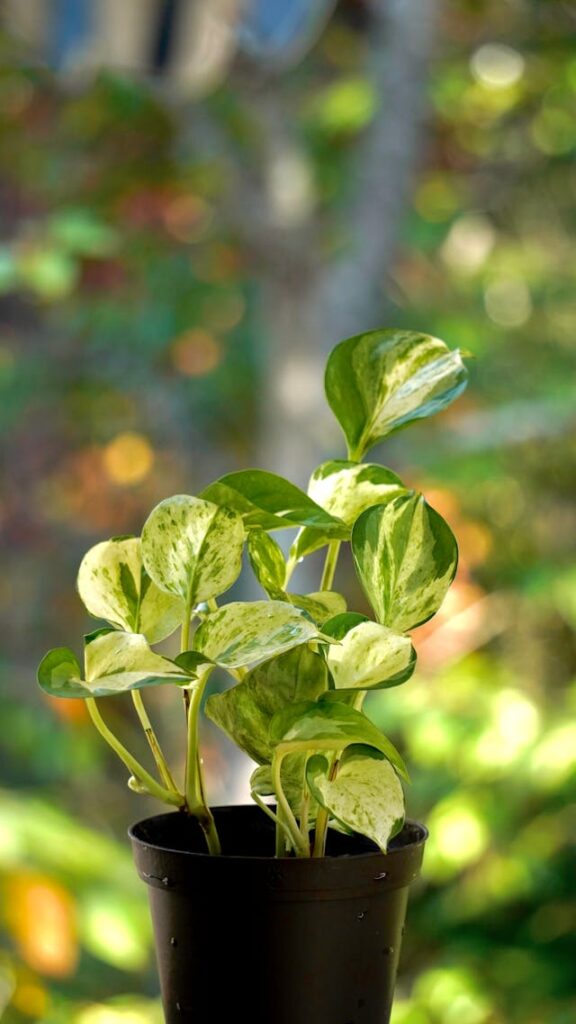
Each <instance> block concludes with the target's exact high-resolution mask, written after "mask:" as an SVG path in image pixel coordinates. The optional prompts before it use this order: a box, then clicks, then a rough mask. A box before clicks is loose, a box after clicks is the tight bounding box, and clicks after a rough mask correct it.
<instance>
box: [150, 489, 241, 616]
mask: <svg viewBox="0 0 576 1024" xmlns="http://www.w3.org/2000/svg"><path fill="white" fill-rule="evenodd" d="M243 546H244V525H243V523H242V519H241V518H240V516H238V515H236V513H235V512H231V511H230V510H229V509H224V508H219V507H218V505H214V504H212V503H211V502H208V501H202V500H201V499H200V498H192V497H189V495H187V494H177V495H175V496H174V497H172V498H166V499H165V500H164V501H161V502H160V504H159V505H157V506H156V508H155V509H153V510H152V512H151V513H150V515H149V516H148V519H147V520H146V523H145V524H144V529H143V531H142V557H143V559H144V565H145V566H146V570H147V572H148V573H149V575H150V576H151V577H152V579H153V580H154V582H155V583H156V585H157V586H158V587H160V589H161V590H164V591H166V592H167V593H169V594H177V595H178V596H179V597H182V598H183V599H184V600H185V601H186V602H187V604H189V605H194V604H198V603H199V602H200V601H207V600H209V598H211V597H217V596H218V595H219V594H223V593H224V591H225V590H228V588H229V587H231V586H232V584H233V583H234V582H235V580H236V579H237V578H238V576H239V575H240V569H241V567H242V549H243Z"/></svg>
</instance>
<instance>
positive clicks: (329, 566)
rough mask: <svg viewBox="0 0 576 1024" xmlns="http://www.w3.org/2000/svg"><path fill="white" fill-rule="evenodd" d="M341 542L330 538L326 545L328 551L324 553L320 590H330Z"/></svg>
mask: <svg viewBox="0 0 576 1024" xmlns="http://www.w3.org/2000/svg"><path fill="white" fill-rule="evenodd" d="M341 544H342V541H340V540H331V541H330V543H329V545H328V552H327V554H326V561H325V562H324V570H323V572H322V580H321V581H320V590H332V584H333V582H334V575H335V573H336V565H337V563H338V555H339V554H340V547H341Z"/></svg>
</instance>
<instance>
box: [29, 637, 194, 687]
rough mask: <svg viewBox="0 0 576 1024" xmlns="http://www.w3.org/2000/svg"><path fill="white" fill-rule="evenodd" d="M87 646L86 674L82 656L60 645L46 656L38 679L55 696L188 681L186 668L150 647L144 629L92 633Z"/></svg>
mask: <svg viewBox="0 0 576 1024" xmlns="http://www.w3.org/2000/svg"><path fill="white" fill-rule="evenodd" d="M87 640H88V642H87V644H86V647H85V652H84V661H85V678H84V679H83V678H82V672H81V669H80V664H79V662H78V659H77V658H76V657H75V655H74V654H73V653H72V651H69V650H68V649H67V648H66V647H58V648H56V649H55V650H53V651H49V652H48V654H47V655H46V656H45V657H44V658H43V659H42V661H41V663H40V666H39V668H38V682H39V683H40V686H41V687H42V689H43V690H45V692H46V693H49V694H51V696H53V697H110V696H113V695H115V694H118V693H125V692H127V691H128V690H138V689H141V688H142V687H144V686H154V685H156V684H158V683H177V684H180V685H186V684H188V683H190V678H189V676H188V675H187V673H186V672H184V671H183V669H181V668H179V667H178V666H177V665H175V664H174V662H173V661H169V660H168V658H162V657H160V655H158V654H155V653H154V651H151V650H150V647H149V646H148V644H147V642H146V637H144V636H142V634H140V633H121V632H119V631H118V630H112V631H103V630H102V631H100V630H98V631H97V633H96V635H94V634H89V636H88V638H87Z"/></svg>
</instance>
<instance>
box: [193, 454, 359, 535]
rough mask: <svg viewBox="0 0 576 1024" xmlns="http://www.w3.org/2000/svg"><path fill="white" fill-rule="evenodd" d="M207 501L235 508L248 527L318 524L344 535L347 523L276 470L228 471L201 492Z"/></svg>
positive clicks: (264, 528) (322, 527) (278, 527)
mask: <svg viewBox="0 0 576 1024" xmlns="http://www.w3.org/2000/svg"><path fill="white" fill-rule="evenodd" d="M201 497H202V498H204V499H205V500H206V501H213V502H215V503H216V504H217V505H223V506H226V508H231V509H234V511H235V512H237V513H238V514H239V515H241V516H242V517H243V519H244V522H245V524H246V526H247V528H248V529H252V528H253V527H255V526H260V527H261V528H262V529H263V530H279V529H281V528H283V527H287V526H314V527H317V528H318V529H322V530H324V531H325V532H328V533H329V534H330V536H331V537H340V536H342V535H343V531H344V533H345V527H344V525H343V524H342V523H341V522H340V520H338V519H335V518H334V516H331V515H330V514H329V513H328V512H326V511H325V510H324V509H323V508H320V506H319V505H317V504H316V503H315V502H314V501H312V499H311V498H309V497H308V495H307V494H304V491H301V490H300V488H299V487H296V486H295V484H292V483H290V481H289V480H285V479H284V478H283V477H281V476H277V475H276V473H267V472H266V471H265V470H263V469H245V470H242V471H240V472H238V473H228V474H227V475H226V476H223V477H221V479H220V480H217V481H216V482H215V483H213V484H210V485H209V487H206V488H205V489H204V490H203V491H202V494H201Z"/></svg>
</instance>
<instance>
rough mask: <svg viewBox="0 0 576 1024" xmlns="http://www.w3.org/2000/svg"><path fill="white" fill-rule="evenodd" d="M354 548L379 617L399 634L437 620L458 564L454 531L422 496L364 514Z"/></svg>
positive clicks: (355, 533) (360, 573)
mask: <svg viewBox="0 0 576 1024" xmlns="http://www.w3.org/2000/svg"><path fill="white" fill-rule="evenodd" d="M352 552H353V555H354V562H355V564H356V570H357V572H358V576H359V578H360V582H361V584H362V587H363V589H364V593H365V594H366V597H367V598H368V600H369V601H370V604H371V605H372V608H373V609H374V613H375V615H376V618H377V619H378V621H379V622H381V623H383V624H384V625H386V626H389V627H390V629H393V630H394V631H395V632H397V633H404V632H405V631H406V630H408V629H412V628H413V627H414V626H419V625H421V623H423V622H426V621H427V620H428V619H430V618H432V616H433V615H434V614H435V613H436V612H437V611H438V609H439V607H440V605H441V604H442V601H443V600H444V597H445V596H446V592H447V590H448V587H449V586H450V584H451V582H452V580H453V579H454V575H455V573H456V568H457V565H458V548H457V545H456V540H455V539H454V534H453V533H452V531H451V529H450V527H449V526H448V524H447V523H446V522H445V521H444V519H442V516H440V515H439V514H438V512H435V511H434V509H433V508H431V507H430V505H428V504H427V503H426V502H425V500H424V498H423V497H422V495H419V494H415V495H408V496H407V497H403V498H395V499H394V501H391V502H390V503H389V504H388V505H385V506H380V505H376V506H375V507H374V508H370V509H368V510H367V511H366V512H364V513H363V514H362V515H361V516H360V518H359V519H358V520H357V522H356V524H355V526H354V529H353V531H352Z"/></svg>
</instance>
